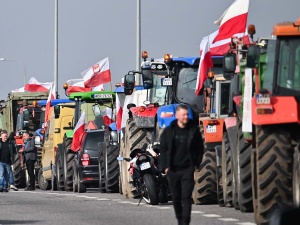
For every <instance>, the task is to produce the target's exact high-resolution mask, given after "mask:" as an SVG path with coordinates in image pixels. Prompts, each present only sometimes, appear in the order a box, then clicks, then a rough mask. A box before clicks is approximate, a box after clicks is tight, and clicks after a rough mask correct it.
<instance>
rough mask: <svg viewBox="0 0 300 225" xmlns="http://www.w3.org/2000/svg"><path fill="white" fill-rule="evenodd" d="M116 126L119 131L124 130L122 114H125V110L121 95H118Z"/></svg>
mask: <svg viewBox="0 0 300 225" xmlns="http://www.w3.org/2000/svg"><path fill="white" fill-rule="evenodd" d="M116 114H117V115H116V125H117V130H118V131H119V130H121V128H122V114H123V108H122V105H121V102H120V98H119V95H118V94H116Z"/></svg>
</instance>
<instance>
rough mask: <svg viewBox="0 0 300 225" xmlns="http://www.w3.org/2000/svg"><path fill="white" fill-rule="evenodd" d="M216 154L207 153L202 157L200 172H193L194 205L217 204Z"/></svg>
mask: <svg viewBox="0 0 300 225" xmlns="http://www.w3.org/2000/svg"><path fill="white" fill-rule="evenodd" d="M216 170H217V165H216V153H215V152H214V151H207V150H206V152H205V153H204V155H203V160H202V163H201V165H200V171H199V172H195V174H194V176H195V188H194V191H193V200H194V204H215V203H217V182H216V180H217V178H216Z"/></svg>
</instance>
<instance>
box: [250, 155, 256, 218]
mask: <svg viewBox="0 0 300 225" xmlns="http://www.w3.org/2000/svg"><path fill="white" fill-rule="evenodd" d="M256 166H257V165H256V149H252V151H251V177H252V196H253V211H254V218H255V221H257V219H258V217H257V212H258V210H257V205H258V202H257V168H256Z"/></svg>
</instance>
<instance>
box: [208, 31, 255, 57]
mask: <svg viewBox="0 0 300 225" xmlns="http://www.w3.org/2000/svg"><path fill="white" fill-rule="evenodd" d="M218 34H219V30H217V31H215V32H213V33H211V34H210V35H209V46H210V53H211V55H214V56H217V55H225V54H226V53H227V52H228V51H229V49H230V46H229V44H230V42H231V38H227V39H224V40H220V41H217V42H215V43H213V40H214V39H215V38H216V36H217V35H218ZM235 37H237V38H243V42H244V44H249V43H250V40H249V36H248V33H247V31H245V32H244V33H240V34H237V35H235Z"/></svg>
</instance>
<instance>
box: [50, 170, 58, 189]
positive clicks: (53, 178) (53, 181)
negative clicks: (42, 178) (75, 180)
mask: <svg viewBox="0 0 300 225" xmlns="http://www.w3.org/2000/svg"><path fill="white" fill-rule="evenodd" d="M51 190H52V191H57V178H56V176H55V175H54V168H53V165H52V171H51Z"/></svg>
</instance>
